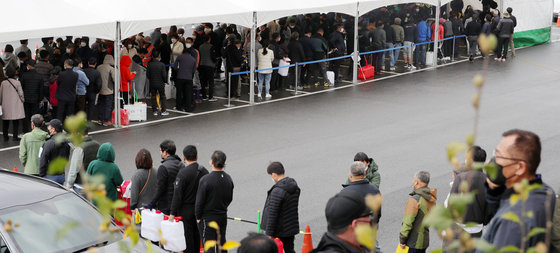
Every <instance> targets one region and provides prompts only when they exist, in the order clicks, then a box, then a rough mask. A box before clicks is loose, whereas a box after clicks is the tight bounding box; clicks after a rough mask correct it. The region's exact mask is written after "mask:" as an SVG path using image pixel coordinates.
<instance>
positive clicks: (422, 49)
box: [414, 41, 428, 65]
mask: <svg viewBox="0 0 560 253" xmlns="http://www.w3.org/2000/svg"><path fill="white" fill-rule="evenodd" d="M422 42H425V41H420V42H418V43H422ZM427 47H428V44H422V45H418V46H416V56H415V59H414V61H415V62H416V63H418V64H421V65H426V48H427Z"/></svg>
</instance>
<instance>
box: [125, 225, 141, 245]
mask: <svg viewBox="0 0 560 253" xmlns="http://www.w3.org/2000/svg"><path fill="white" fill-rule="evenodd" d="M126 230H128V236H130V247H131V248H134V247H135V246H136V244H138V240H140V235H139V234H138V230H136V229H134V226H130V227H128V228H127V229H126Z"/></svg>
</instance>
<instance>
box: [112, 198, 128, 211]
mask: <svg viewBox="0 0 560 253" xmlns="http://www.w3.org/2000/svg"><path fill="white" fill-rule="evenodd" d="M125 207H126V202H124V201H122V200H120V199H118V200H116V201H115V202H114V203H113V208H114V209H119V208H125Z"/></svg>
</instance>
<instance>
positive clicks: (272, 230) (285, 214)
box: [261, 177, 301, 237]
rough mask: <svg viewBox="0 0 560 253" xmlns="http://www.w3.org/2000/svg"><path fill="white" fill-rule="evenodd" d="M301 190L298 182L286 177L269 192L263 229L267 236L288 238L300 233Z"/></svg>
mask: <svg viewBox="0 0 560 253" xmlns="http://www.w3.org/2000/svg"><path fill="white" fill-rule="evenodd" d="M300 192H301V190H300V189H299V187H298V185H297V182H296V180H294V179H293V178H289V177H286V178H284V179H282V180H280V181H278V182H277V183H276V184H275V185H274V186H272V188H271V189H270V190H269V191H268V197H267V198H266V203H265V205H264V209H263V217H262V223H261V228H262V229H263V230H265V231H266V234H267V235H270V236H275V237H288V236H293V235H296V234H298V233H299V215H298V204H299V194H300Z"/></svg>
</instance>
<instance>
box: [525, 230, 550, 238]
mask: <svg viewBox="0 0 560 253" xmlns="http://www.w3.org/2000/svg"><path fill="white" fill-rule="evenodd" d="M544 233H546V229H544V228H532V229H531V231H529V233H528V234H527V239H530V238H531V237H533V236H535V235H538V234H544Z"/></svg>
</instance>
